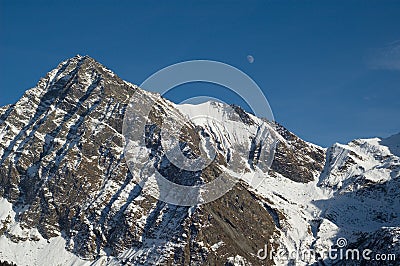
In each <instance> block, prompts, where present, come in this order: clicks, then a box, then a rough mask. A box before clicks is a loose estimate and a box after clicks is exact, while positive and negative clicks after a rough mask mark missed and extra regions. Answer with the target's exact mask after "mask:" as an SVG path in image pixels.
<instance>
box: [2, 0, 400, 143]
mask: <svg viewBox="0 0 400 266" xmlns="http://www.w3.org/2000/svg"><path fill="white" fill-rule="evenodd" d="M82 2H84V3H79V1H70V3H68V4H64V3H62V1H48V2H47V1H40V0H39V1H29V2H28V1H26V2H25V1H24V2H22V1H1V5H0V70H1V76H0V91H1V93H0V105H5V104H9V103H13V102H15V101H16V100H18V99H19V98H20V97H21V95H22V94H23V92H24V91H25V90H26V89H28V88H30V87H33V86H34V85H35V84H36V82H37V81H38V79H39V78H40V77H42V76H44V75H45V73H46V72H48V71H49V70H51V69H52V68H54V67H55V66H56V65H57V64H58V63H59V62H60V61H62V60H65V59H67V58H69V57H72V56H74V55H76V54H84V55H86V54H87V55H89V56H91V57H93V58H95V59H96V60H97V61H99V62H101V63H103V64H104V65H105V66H107V67H109V68H110V69H112V70H113V71H114V72H116V73H117V74H118V75H119V76H120V77H121V78H123V79H125V80H128V81H130V82H132V83H135V84H140V83H141V82H143V81H144V80H145V79H146V78H147V77H148V76H149V75H151V74H153V73H154V72H155V71H157V70H159V69H161V68H163V67H165V66H168V65H170V64H173V63H177V62H181V61H185V60H193V59H210V60H217V61H222V62H224V63H227V64H231V65H233V66H235V67H237V68H239V69H240V70H242V71H244V72H245V73H247V74H248V75H249V76H250V77H252V78H253V79H254V80H255V81H256V82H257V83H258V85H259V86H260V87H261V88H262V90H263V91H264V93H265V95H266V96H267V98H268V100H269V103H270V105H271V108H272V110H273V112H274V116H275V119H276V121H278V122H279V123H281V124H283V125H284V126H286V127H287V128H288V129H290V130H291V131H293V132H294V133H296V134H297V135H299V136H300V137H302V138H304V139H305V140H307V141H311V142H314V143H317V144H320V145H323V146H329V145H331V144H332V143H334V142H348V141H350V140H351V139H353V138H359V137H373V136H383V137H385V136H389V135H391V134H394V133H397V132H400V119H399V117H400V100H399V99H400V42H399V40H400V27H399V25H400V1H335V2H330V1H233V0H232V1H231V0H229V1H115V2H112V1H82ZM249 54H250V55H252V56H254V58H255V61H254V63H252V64H250V63H249V62H248V61H247V58H246V56H247V55H249ZM200 89H201V90H202V91H203V92H202V93H201V92H200ZM204 93H210V94H212V96H215V97H219V98H221V97H223V99H224V100H225V101H227V102H232V103H238V104H242V102H241V101H240V99H238V97H237V96H236V95H234V94H230V93H227V91H226V90H225V89H223V88H219V87H217V86H212V85H207V84H187V85H183V86H181V87H178V88H176V90H174V91H172V92H171V93H169V94H168V95H166V96H167V97H168V98H169V99H171V100H173V101H181V100H183V99H185V98H187V97H190V96H196V95H202V94H204Z"/></svg>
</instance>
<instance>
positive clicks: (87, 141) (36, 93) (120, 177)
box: [0, 55, 400, 265]
mask: <svg viewBox="0 0 400 266" xmlns="http://www.w3.org/2000/svg"><path fill="white" fill-rule="evenodd" d="M132 100H133V101H136V102H138V103H139V102H142V103H145V104H148V105H151V106H153V109H152V110H153V111H152V113H151V115H150V116H149V117H147V116H146V114H144V113H142V112H141V110H140V109H138V110H136V111H135V116H136V118H137V119H145V120H147V121H148V122H149V125H148V131H146V134H147V135H146V143H145V147H137V148H146V150H148V154H145V155H146V156H147V157H148V162H150V163H151V164H152V165H154V167H155V168H156V169H157V170H158V172H160V173H161V174H162V175H163V176H164V177H165V178H167V179H168V180H170V181H172V182H174V183H179V184H182V185H193V184H197V183H199V182H200V183H202V182H203V183H205V182H209V181H211V180H214V179H215V178H216V177H218V176H219V175H220V174H221V173H222V172H224V169H225V168H224V167H226V165H227V163H229V161H230V160H233V159H237V161H238V162H240V163H238V164H236V165H235V168H234V169H233V172H231V173H229V175H232V176H233V175H235V174H237V173H240V175H241V176H242V177H243V178H242V179H240V180H239V182H237V183H236V184H235V185H234V186H233V187H232V188H231V189H230V190H229V191H228V192H227V193H226V194H225V195H224V196H222V197H220V198H218V199H216V200H214V201H211V202H209V203H206V204H202V205H195V206H176V205H172V204H168V203H165V202H163V201H159V200H157V199H156V198H154V197H151V196H150V195H149V193H145V191H144V190H143V188H142V187H141V186H140V185H139V183H138V182H137V180H138V179H137V178H138V176H141V175H143V172H142V170H143V168H142V166H141V165H140V164H138V165H134V166H133V167H131V166H130V167H129V168H128V164H127V160H126V158H125V153H124V148H125V147H124V141H125V139H124V136H123V134H122V133H123V122H124V116H125V115H126V112H127V110H129V108H128V107H129V103H130V102H131V101H132ZM232 110H233V111H232ZM202 114H203V115H206V118H204V119H200V120H196V121H192V122H190V123H188V124H186V125H183V126H184V127H183V130H182V132H183V134H182V136H181V139H180V143H181V144H182V147H181V148H182V150H184V151H185V152H186V154H187V155H188V156H194V157H196V156H197V155H198V149H199V148H198V147H199V143H202V141H204V142H206V141H210V142H211V143H213V144H215V146H216V147H218V148H217V150H216V157H215V160H214V161H213V162H212V163H211V164H210V165H209V166H208V167H207V168H205V169H203V170H200V171H183V170H182V169H179V168H177V167H176V166H174V165H173V164H172V163H171V162H170V161H169V160H168V159H166V156H165V150H164V149H163V146H162V144H161V140H160V138H161V133H160V125H161V124H162V123H166V121H169V120H167V118H168V119H170V118H172V119H175V120H173V121H175V122H176V123H179V121H180V120H181V119H183V118H184V117H188V116H193V115H202ZM218 116H226V117H227V122H226V124H225V125H218V124H215V123H213V119H212V118H213V117H218ZM261 127H267V128H268V129H269V130H270V132H271V134H272V135H273V136H274V138H275V140H276V149H275V156H274V159H273V161H272V162H271V167H270V168H268V169H259V168H257V167H256V165H257V163H258V161H257V160H259V158H260V157H259V156H258V155H259V153H260V152H261V151H260V150H262V149H263V147H264V146H262V145H258V144H257V143H256V142H255V140H256V139H257V136H258V135H257V134H258V132H259V131H258V130H257V129H259V128H261ZM255 143H256V144H257V145H256V144H255ZM398 144H399V143H398V138H395V137H393V138H391V139H384V140H380V139H357V140H354V141H352V142H350V143H348V144H346V145H343V144H335V145H333V146H332V147H330V148H328V149H324V148H322V147H319V146H317V145H314V144H311V143H308V142H305V141H303V140H301V139H300V138H298V137H297V136H296V135H294V134H293V133H291V132H290V131H288V130H287V129H285V128H284V127H283V126H281V125H279V124H278V123H275V122H271V121H266V120H264V119H261V118H257V117H255V116H253V115H251V114H248V113H246V112H245V111H243V110H242V109H240V108H238V107H232V106H231V107H230V106H227V105H224V104H220V103H215V102H207V103H203V104H201V105H176V104H174V103H172V102H170V101H168V100H166V99H163V98H161V97H160V96H159V95H156V94H154V93H151V92H147V91H144V90H142V89H140V88H138V87H137V86H136V85H133V84H131V83H129V82H126V81H123V80H122V79H120V78H119V77H118V76H117V75H115V74H114V73H113V72H112V71H110V70H109V69H107V68H106V67H104V66H102V65H101V64H100V63H98V62H96V61H95V60H94V59H92V58H90V57H88V56H79V55H78V56H75V57H73V58H71V59H69V60H66V61H64V62H62V63H61V64H59V65H58V66H57V68H55V69H54V70H52V71H50V72H49V73H48V74H47V75H46V76H45V77H44V78H42V79H40V81H39V82H38V84H37V85H36V87H34V88H32V89H30V90H27V91H26V92H25V94H24V95H23V96H22V98H21V99H20V100H19V101H18V102H16V103H15V104H12V105H8V106H4V107H2V108H0V260H6V261H9V262H14V263H17V265H272V264H276V265H287V264H293V265H294V264H295V263H297V264H299V265H307V264H310V263H314V262H317V261H318V258H317V259H315V258H313V259H311V261H310V260H308V259H305V258H278V257H277V256H266V257H265V258H260V256H258V255H259V254H260V252H259V251H260V249H265V248H267V249H268V250H275V251H277V250H284V251H292V250H295V251H296V250H309V249H314V250H317V251H318V250H323V249H324V248H326V247H330V246H332V245H334V244H335V243H336V239H337V238H346V240H347V241H348V246H351V247H354V248H369V249H371V250H373V251H374V252H380V253H387V254H389V253H394V254H398V258H397V261H393V265H395V264H396V263H399V260H400V253H399V251H400V244H399V241H398V239H399V237H400V227H399V225H400V217H399V213H400V191H399V189H398V188H399V187H400V182H399V181H400V178H399V177H400V173H399V171H400V161H399V160H400V159H399V157H398V153H397V150H394V147H398ZM396 145H397V146H396ZM249 176H256V177H257V178H260V179H262V182H261V183H260V184H258V185H257V186H254V185H253V184H252V183H251V182H249V180H248V179H247V177H249ZM228 178H229V176H228ZM320 255H321V256H322V254H320ZM320 261H323V263H325V264H330V263H338V264H346V263H348V264H351V265H354V264H352V263H355V265H357V263H365V261H362V260H360V261H351V262H349V261H339V262H337V261H336V262H335V261H333V262H332V261H331V260H329V259H326V258H321V259H320ZM297 264H296V265H297ZM377 265H378V264H377Z"/></svg>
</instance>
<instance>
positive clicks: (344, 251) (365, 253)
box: [257, 237, 396, 262]
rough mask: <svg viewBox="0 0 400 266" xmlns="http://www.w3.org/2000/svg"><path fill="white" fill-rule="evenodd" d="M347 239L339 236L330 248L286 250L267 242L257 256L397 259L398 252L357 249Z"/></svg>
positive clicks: (293, 258) (307, 258) (301, 258)
mask: <svg viewBox="0 0 400 266" xmlns="http://www.w3.org/2000/svg"><path fill="white" fill-rule="evenodd" d="M346 247H347V239H346V238H343V237H341V238H338V239H337V240H336V245H335V246H334V247H331V248H328V249H318V250H314V249H306V250H286V249H277V250H275V249H274V248H273V247H270V248H268V245H267V244H265V246H264V248H262V249H259V250H258V252H257V258H258V259H260V260H265V259H267V258H269V259H270V260H276V261H281V262H285V261H286V262H288V261H304V262H315V261H318V260H322V261H325V260H329V261H334V262H336V261H341V260H357V261H360V260H363V261H395V260H396V254H393V253H391V254H387V253H374V252H373V251H372V250H371V249H367V248H366V249H362V250H360V249H356V248H346Z"/></svg>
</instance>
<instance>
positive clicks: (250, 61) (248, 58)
mask: <svg viewBox="0 0 400 266" xmlns="http://www.w3.org/2000/svg"><path fill="white" fill-rule="evenodd" d="M247 61H249V63H250V64H253V62H254V57H253V56H252V55H248V56H247Z"/></svg>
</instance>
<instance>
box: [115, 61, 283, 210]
mask: <svg viewBox="0 0 400 266" xmlns="http://www.w3.org/2000/svg"><path fill="white" fill-rule="evenodd" d="M190 82H206V83H213V84H217V85H220V86H223V87H225V88H226V89H228V90H230V91H232V92H234V93H235V94H236V95H237V96H239V97H240V98H241V99H242V100H243V101H244V102H245V103H246V104H247V105H248V106H249V107H250V109H251V112H252V113H254V114H255V115H256V116H257V117H263V118H266V119H267V120H269V121H271V122H273V121H274V116H273V114H272V110H271V108H270V105H269V103H268V101H267V99H266V97H265V95H264V93H263V91H262V90H261V89H260V88H259V87H258V85H257V84H256V83H255V82H254V81H253V80H252V79H251V78H250V77H249V76H248V75H246V74H245V73H243V72H242V71H240V70H239V69H237V68H235V67H233V66H230V65H227V64H224V63H221V62H216V61H208V60H195V61H187V62H182V63H178V64H175V65H171V66H168V67H166V68H163V69H161V70H160V71H158V72H156V73H155V74H153V75H152V76H150V77H149V78H148V79H146V80H145V81H144V82H143V83H142V84H141V85H140V88H142V89H144V90H145V91H150V92H153V93H147V92H143V91H141V90H136V91H135V92H134V95H133V96H132V97H131V99H130V103H129V104H128V106H127V108H126V110H125V116H124V123H123V127H122V133H123V136H124V140H125V145H124V147H125V148H124V155H125V159H126V161H127V165H128V167H129V169H130V171H131V173H132V175H133V178H134V180H135V181H136V182H137V183H138V184H139V185H140V186H141V187H142V191H143V192H144V194H147V195H151V196H153V197H155V198H156V199H159V200H162V201H164V202H167V203H171V204H174V205H180V206H194V205H197V204H204V203H207V202H210V201H213V200H215V199H217V198H219V197H221V196H223V195H224V194H225V193H226V192H228V191H229V190H230V189H231V188H232V187H233V186H234V185H235V183H236V182H238V180H239V179H240V177H238V176H235V175H234V174H233V173H234V172H235V171H234V168H235V167H237V166H238V165H240V163H241V161H242V160H243V158H237V157H238V156H236V154H234V156H229V158H226V164H224V168H223V171H222V173H219V175H218V176H217V177H216V178H214V179H212V181H209V182H204V181H201V180H200V181H199V182H197V183H195V184H189V185H187V184H180V183H179V182H173V181H171V180H170V179H171V178H168V177H170V176H169V175H171V171H172V170H171V169H173V173H172V175H174V174H176V173H179V174H180V175H181V176H182V177H183V178H182V179H185V178H186V179H194V178H195V177H198V176H199V173H201V172H202V171H203V170H204V169H205V168H207V167H208V166H209V165H210V164H211V163H212V162H213V161H215V160H216V157H217V153H218V152H221V150H220V149H219V147H218V146H219V143H218V141H221V139H219V140H218V139H216V138H218V137H215V136H213V137H211V136H209V135H210V134H208V136H207V135H203V137H202V138H200V139H201V140H200V141H201V143H199V145H198V148H199V149H200V153H201V155H200V156H198V157H197V158H193V157H190V156H187V154H185V153H184V152H183V150H182V146H184V145H182V144H184V143H181V141H180V140H181V138H180V134H182V132H183V131H184V130H182V129H184V128H185V126H187V125H189V126H187V127H186V128H190V125H194V124H195V123H194V121H195V120H196V119H202V121H204V120H206V121H209V123H212V124H213V125H217V127H218V128H222V129H223V128H224V125H225V123H226V122H227V121H226V120H227V119H229V117H227V116H221V117H210V116H207V114H201V115H200V117H199V115H198V114H197V115H196V116H189V117H183V116H182V115H179V114H175V113H176V111H171V109H173V107H172V105H169V106H168V104H167V103H166V102H165V101H163V100H162V99H161V97H162V96H163V95H164V94H166V93H167V92H168V91H169V90H171V89H173V88H174V87H177V86H179V85H182V84H186V83H190ZM154 92H155V93H154ZM196 98H201V99H202V101H205V100H210V101H217V102H220V103H222V104H224V105H223V106H224V113H225V114H226V113H234V112H236V110H235V109H234V108H233V107H231V106H230V105H229V104H226V103H225V100H226V99H217V98H214V97H210V96H209V95H201V97H196ZM190 99H192V98H189V99H185V100H184V101H183V103H190ZM239 116H240V115H239ZM185 119H186V121H185ZM229 122H231V123H232V121H231V120H230V121H229ZM218 125H219V126H218ZM241 126H245V123H237V125H236V124H235V127H237V128H235V130H240V127H241ZM192 128H193V127H192ZM244 130H248V129H244ZM255 130H256V132H254V133H255V135H256V137H255V138H254V140H253V141H254V145H255V147H261V149H259V150H261V152H260V154H258V155H257V156H258V158H257V159H258V160H257V162H256V165H255V166H256V167H258V169H261V170H263V171H264V172H265V170H266V169H268V168H269V167H270V166H271V164H272V161H273V157H274V152H275V145H276V139H275V137H274V136H273V134H271V132H270V131H269V127H268V126H266V125H265V124H262V123H261V125H258V127H257V126H256V127H255ZM222 134H225V132H222ZM226 134H228V133H226ZM157 137H160V138H161V140H160V141H159V142H157V144H156V145H153V144H154V142H155V141H154V139H155V138H157ZM152 141H153V142H152ZM157 141H158V140H157ZM151 143H153V144H151ZM159 144H161V147H162V148H161V152H160V149H159V146H160V145H159ZM154 146H156V147H154ZM218 149H219V150H218ZM227 157H228V156H227ZM247 158H248V156H247V157H246V158H245V159H247ZM165 165H168V166H169V165H173V167H170V168H169V170H171V171H169V172H168V170H166V171H164V172H163V173H162V171H160V168H162V167H163V166H164V167H165ZM188 176H189V178H187V177H188ZM259 176H260V175H258V177H254V178H252V179H251V180H250V182H249V183H250V185H252V186H253V187H256V186H257V184H259V183H261V181H262V180H261V177H259ZM178 183H179V184H178Z"/></svg>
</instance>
